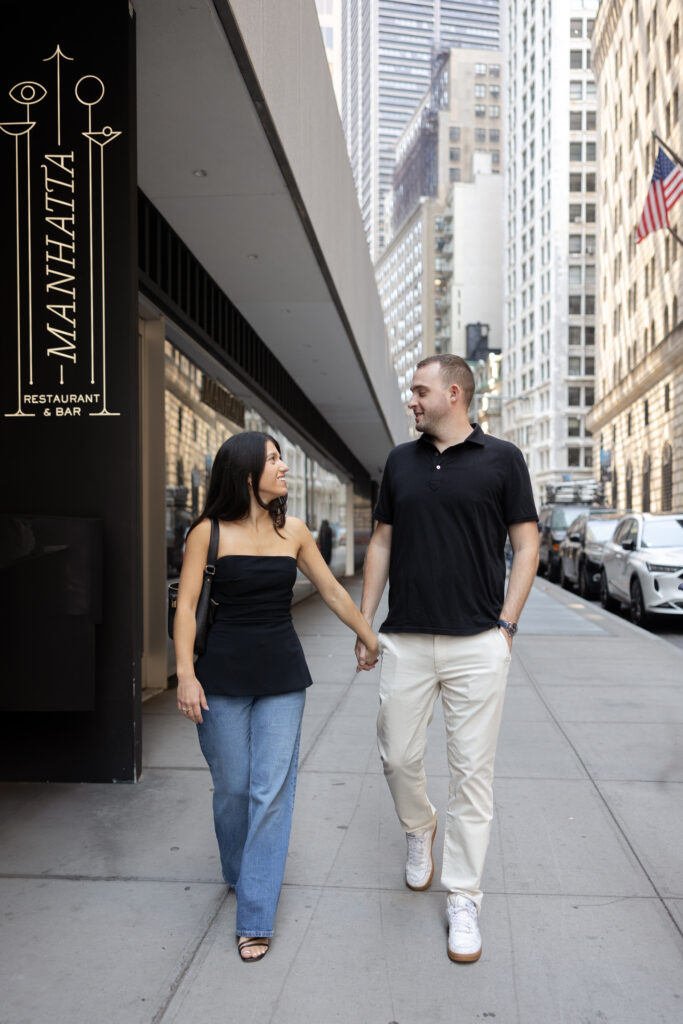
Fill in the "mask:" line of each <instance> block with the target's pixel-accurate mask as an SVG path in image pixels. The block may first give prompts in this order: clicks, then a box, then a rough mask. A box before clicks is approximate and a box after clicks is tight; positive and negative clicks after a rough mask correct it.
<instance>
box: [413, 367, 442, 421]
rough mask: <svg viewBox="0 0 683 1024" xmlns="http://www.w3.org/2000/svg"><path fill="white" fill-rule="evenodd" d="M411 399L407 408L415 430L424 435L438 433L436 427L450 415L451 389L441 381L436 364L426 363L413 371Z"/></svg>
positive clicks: (439, 370) (439, 368) (439, 371)
mask: <svg viewBox="0 0 683 1024" xmlns="http://www.w3.org/2000/svg"><path fill="white" fill-rule="evenodd" d="M410 390H411V391H412V394H413V397H412V398H411V399H410V401H409V402H408V408H409V409H410V410H411V411H412V413H413V415H414V417H415V429H416V430H419V431H420V432H421V433H425V434H435V433H438V427H439V424H440V423H441V422H443V421H444V420H445V419H446V418H447V417H448V416H449V414H450V412H451V407H452V402H451V389H450V388H449V387H445V386H444V383H443V381H442V380H441V367H440V365H439V364H438V363H428V364H427V366H421V367H420V368H419V370H416V371H415V376H414V377H413V383H412V387H411V389H410Z"/></svg>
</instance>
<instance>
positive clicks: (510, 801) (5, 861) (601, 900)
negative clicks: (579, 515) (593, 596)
mask: <svg viewBox="0 0 683 1024" xmlns="http://www.w3.org/2000/svg"><path fill="white" fill-rule="evenodd" d="M349 589H350V591H351V593H352V595H353V596H354V598H356V599H358V598H359V595H360V581H359V579H358V578H354V579H353V580H352V581H350V586H349ZM294 617H295V622H296V625H297V629H298V630H299V633H300V635H301V638H302V641H303V644H304V647H305V650H306V655H307V658H308V662H309V665H310V667H311V671H312V674H313V677H314V680H315V685H314V686H313V687H312V688H311V690H310V691H309V696H308V703H307V710H306V718H305V729H304V737H303V746H302V754H301V771H300V776H299V786H298V792H297V797H296V808H295V821H294V829H293V835H292V841H291V847H290V855H289V860H288V865H287V874H286V881H285V886H284V889H283V893H282V898H281V902H280V908H279V911H278V920H277V925H276V927H277V932H276V936H275V939H274V941H273V945H272V949H271V951H270V953H269V955H268V956H267V957H266V959H265V960H264V961H263V962H261V963H259V964H258V965H244V964H242V963H240V961H239V959H238V956H237V952H236V948H235V938H234V915H235V900H234V896H233V895H232V894H228V893H227V892H226V889H225V886H224V885H223V884H222V883H221V878H220V872H219V866H218V858H217V850H216V845H215V839H214V836H213V828H212V821H211V784H210V778H209V774H208V771H207V769H206V767H205V764H204V762H203V759H202V757H201V754H200V752H199V749H198V744H197V740H196V735H195V731H194V729H193V728H192V727H191V726H190V725H189V724H188V723H187V722H186V721H184V720H182V719H181V718H180V716H179V715H178V714H177V713H176V711H175V699H174V694H173V693H172V692H169V693H166V694H163V695H161V696H159V697H157V698H154V699H153V700H151V701H149V702H147V704H146V705H145V716H144V765H145V767H144V772H143V775H142V779H141V781H140V782H139V783H138V784H137V785H65V784H54V785H39V784H23V785H22V784H3V785H2V786H1V787H0V820H1V821H2V831H3V843H2V849H1V852H0V873H1V877H0V893H1V898H2V905H3V908H4V910H3V932H2V950H1V956H0V985H1V986H2V991H3V1002H2V1008H1V1009H0V1021H1V1022H2V1024H27V1022H30V1024H67V1022H68V1024H93V1022H94V1021H106V1022H107V1024H199V1022H201V1024H219V1022H220V1024H226V1022H230V1024H232V1022H235V1024H237V1022H240V1024H242V1022H258V1024H337V1022H339V1024H390V1022H396V1024H443V1022H449V1024H469V1022H472V1024H474V1022H478V1021H481V1020H484V1019H491V1020H494V1019H495V1021H496V1024H548V1022H552V1024H578V1022H585V1024H606V1022H611V1024H655V1022H658V1024H676V1022H678V1021H680V1020H681V1014H682V1012H683V1010H682V1004H683V987H682V985H681V978H683V938H682V934H681V933H682V929H683V880H682V878H681V857H680V849H681V842H682V840H683V832H682V826H681V821H682V820H683V815H682V814H681V811H682V810H683V806H682V799H683V797H682V794H683V787H682V785H681V784H682V783H683V757H682V756H681V755H682V750H681V725H682V723H683V685H682V678H683V672H682V671H681V669H682V667H683V655H682V654H681V652H680V651H679V650H677V649H676V648H674V647H673V646H672V645H671V644H670V643H668V642H666V641H664V640H663V639H662V638H661V637H658V636H656V635H653V634H650V633H647V632H644V631H642V630H639V629H636V628H635V627H633V626H632V625H631V624H630V623H629V622H628V621H626V620H625V619H624V618H622V617H619V616H614V615H610V614H608V613H606V612H604V611H603V610H602V609H601V608H600V607H599V605H597V604H595V603H586V602H583V601H581V600H580V599H579V598H578V597H576V596H575V595H572V594H569V593H567V592H566V591H563V590H561V588H559V587H557V586H554V585H552V584H549V583H546V582H545V581H543V580H537V581H536V583H535V585H534V589H533V591H532V594H531V597H530V599H529V602H528V604H527V608H526V610H525V612H524V615H523V617H522V620H521V627H520V634H519V636H518V637H517V639H516V641H515V651H514V657H513V663H512V669H511V675H510V682H509V688H508V695H507V699H506V709H505V716H504V724H503V731H502V736H501V741H500V745H499V752H498V759H497V782H496V818H495V824H494V830H493V836H492V841H491V846H490V850H489V856H488V861H487V867H486V872H485V877H484V890H485V894H486V895H485V900H484V906H483V911H482V917H481V923H482V933H483V943H484V946H483V955H482V958H481V960H480V961H479V962H478V963H476V964H473V965H464V964H462V965H460V964H453V963H451V962H450V961H449V960H448V959H447V957H446V928H445V916H444V904H445V894H444V892H443V891H442V890H441V887H440V883H439V868H440V863H441V841H442V839H443V833H442V832H441V831H440V833H439V835H438V836H437V842H436V844H435V848H434V849H435V855H436V860H437V872H436V874H435V879H434V882H433V884H432V888H431V889H430V890H429V891H428V892H425V893H416V892H411V891H409V890H408V889H407V888H406V887H405V885H404V881H403V857H404V839H403V836H402V833H401V831H400V828H399V826H398V824H397V822H396V819H395V816H394V811H393V807H392V805H391V801H390V797H389V793H388V790H387V787H386V784H385V782H384V779H383V777H382V774H381V767H380V763H379V759H378V755H377V749H376V743H375V725H374V723H375V716H376V709H377V693H376V691H377V678H376V675H375V674H374V673H373V674H367V675H360V676H357V675H356V674H355V672H354V667H353V653H352V648H353V644H352V638H351V636H350V635H349V634H348V633H347V631H346V630H345V629H344V627H342V626H341V624H339V623H338V621H337V620H336V619H335V618H334V617H333V616H332V615H331V614H330V613H329V612H328V611H327V610H326V609H325V608H324V606H323V605H322V602H321V601H320V599H319V598H318V597H317V596H314V597H311V598H309V599H307V600H304V601H303V602H301V603H300V604H298V605H297V606H296V607H295V609H294ZM427 770H428V776H429V778H430V780H431V781H430V795H431V798H432V800H433V802H434V803H435V804H436V805H437V807H438V810H439V814H440V817H441V820H443V817H444V809H445V802H446V795H447V786H448V779H447V767H446V759H445V752H444V740H443V725H442V719H441V715H440V712H439V711H438V710H437V713H436V715H435V719H434V722H433V724H432V727H431V740H430V747H429V753H428V758H427Z"/></svg>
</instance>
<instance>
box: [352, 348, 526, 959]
mask: <svg viewBox="0 0 683 1024" xmlns="http://www.w3.org/2000/svg"><path fill="white" fill-rule="evenodd" d="M411 391H412V399H411V401H410V402H409V408H410V409H411V410H412V412H413V414H414V416H415V427H416V430H418V431H419V432H420V433H421V435H422V436H421V437H420V438H419V439H418V440H417V441H411V442H409V443H408V444H402V445H399V447H398V448H395V449H394V450H393V451H392V452H391V454H390V455H389V458H388V460H387V464H386V467H385V471H384V477H383V480H382V487H381V490H380V495H379V500H378V502H377V507H376V509H375V519H376V520H377V527H376V529H375V532H374V534H373V537H372V540H371V542H370V546H369V548H368V553H367V558H366V562H365V574H364V581H363V597H362V601H361V611H362V613H363V615H364V616H365V618H366V619H367V621H368V623H370V624H372V620H373V617H374V614H375V612H376V610H377V605H378V604H379V601H380V598H381V596H382V593H383V591H384V587H385V585H386V582H387V577H388V579H389V615H388V616H387V619H386V620H385V622H384V623H383V624H382V626H381V629H380V650H381V651H382V665H381V673H380V683H379V699H380V711H379V717H378V720H377V731H378V744H379V750H380V755H381V758H382V762H383V765H384V774H385V776H386V779H387V782H388V784H389V789H390V790H391V795H392V797H393V799H394V804H395V807H396V812H397V814H398V818H399V821H400V822H401V825H402V827H403V829H404V830H405V832H406V836H407V845H408V855H407V862H406V884H407V885H408V887H409V888H411V889H414V890H417V891H418V892H419V891H422V890H424V889H427V888H428V887H429V885H430V883H431V881H432V875H433V873H434V864H433V860H432V845H433V842H434V836H435V833H436V824H437V822H436V809H435V808H434V806H433V804H432V803H431V802H430V800H429V798H428V796H427V785H426V777H425V772H424V766H423V758H424V752H425V745H426V734H427V726H428V725H429V723H430V721H431V718H432V713H433V708H434V702H435V700H436V698H437V696H438V694H439V693H441V700H442V704H443V712H444V719H445V723H446V735H447V753H448V764H449V768H450V790H449V799H448V811H447V815H446V825H445V837H444V856H443V873H442V876H441V881H442V884H443V885H444V887H445V888H446V890H447V892H448V903H447V915H448V924H449V935H448V956H449V957H450V958H451V960H456V961H473V960H478V959H479V956H480V955H481V936H480V932H479V924H478V912H479V908H480V906H481V900H482V893H481V888H480V885H481V876H482V871H483V868H484V858H485V856H486V849H487V846H488V841H489V834H490V829H491V818H492V812H493V788H492V787H493V762H494V757H495V752H496V743H497V739H498V731H499V726H500V719H501V714H502V710H503V697H504V693H505V684H506V681H507V674H508V669H509V664H510V656H511V650H512V640H513V637H514V635H515V633H516V631H517V620H518V618H519V615H520V613H521V611H522V608H523V607H524V602H525V601H526V598H527V595H528V593H529V590H530V588H531V584H532V582H533V579H534V576H535V573H536V567H537V565H538V529H537V526H536V522H537V515H536V507H535V504H534V500H533V495H532V491H531V483H530V480H529V473H528V470H527V467H526V463H525V461H524V458H523V456H522V453H521V452H520V451H519V449H518V448H516V447H515V446H514V445H512V444H509V443H508V442H507V441H501V440H498V439H497V438H494V437H491V436H490V435H488V434H484V432H483V431H482V430H481V428H480V427H479V426H474V427H473V426H472V424H470V422H469V420H468V418H467V410H468V407H469V404H470V401H471V399H472V395H473V393H474V377H473V375H472V371H471V370H470V368H469V367H468V365H467V363H466V362H465V361H464V359H461V358H460V357H459V356H453V355H442V356H432V357H430V358H429V359H423V360H422V362H420V363H418V364H417V367H416V372H415V376H414V377H413V383H412V388H411ZM508 533H509V537H510V543H511V546H512V551H513V560H512V568H511V571H510V580H509V584H508V589H507V595H505V594H504V591H505V559H504V549H505V540H506V536H507V535H508ZM365 653H366V652H365V649H364V647H363V644H362V643H360V642H358V643H357V644H356V656H357V658H358V664H359V668H361V669H364V670H368V669H369V668H371V667H372V666H370V665H368V664H367V663H366V657H365Z"/></svg>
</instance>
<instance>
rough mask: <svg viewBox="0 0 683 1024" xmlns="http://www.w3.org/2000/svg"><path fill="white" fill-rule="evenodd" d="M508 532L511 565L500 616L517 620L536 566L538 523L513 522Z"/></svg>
mask: <svg viewBox="0 0 683 1024" xmlns="http://www.w3.org/2000/svg"><path fill="white" fill-rule="evenodd" d="M508 533H509V534H510V544H511V545H512V566H511V568H510V579H509V582H508V589H507V593H506V595H505V603H504V605H503V607H502V609H501V612H500V617H501V619H505V621H506V622H517V621H518V619H519V616H520V615H521V614H522V609H523V607H524V603H525V601H526V599H527V597H528V596H529V591H530V590H531V584H532V583H533V582H534V576H535V575H536V569H537V568H538V525H537V523H513V524H512V525H511V526H510V527H509V528H508ZM505 636H506V637H507V640H508V643H509V644H510V646H512V637H509V636H507V633H506V634H505Z"/></svg>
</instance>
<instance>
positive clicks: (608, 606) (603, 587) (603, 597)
mask: <svg viewBox="0 0 683 1024" xmlns="http://www.w3.org/2000/svg"><path fill="white" fill-rule="evenodd" d="M600 604H601V605H602V607H603V608H604V609H605V610H606V611H608V612H615V611H616V610H617V608H618V607H619V602H618V601H615V600H614V598H613V597H611V596H610V592H609V588H608V586H607V573H606V572H605V570H604V569H603V570H602V572H601V573H600Z"/></svg>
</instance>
